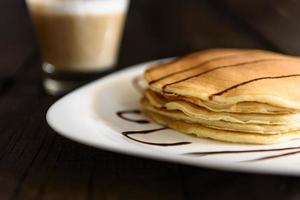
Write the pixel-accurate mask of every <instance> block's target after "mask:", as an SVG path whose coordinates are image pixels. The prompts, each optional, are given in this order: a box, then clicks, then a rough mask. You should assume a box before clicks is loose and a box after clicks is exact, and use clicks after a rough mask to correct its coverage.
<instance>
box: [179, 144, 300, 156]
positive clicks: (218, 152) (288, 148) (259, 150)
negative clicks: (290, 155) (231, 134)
mask: <svg viewBox="0 0 300 200" xmlns="http://www.w3.org/2000/svg"><path fill="white" fill-rule="evenodd" d="M294 149H298V150H300V146H299V147H287V148H276V149H252V150H241V151H199V152H189V153H184V154H183V155H192V156H207V155H220V154H243V153H257V152H272V151H285V150H294Z"/></svg>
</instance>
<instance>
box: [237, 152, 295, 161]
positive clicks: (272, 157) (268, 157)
mask: <svg viewBox="0 0 300 200" xmlns="http://www.w3.org/2000/svg"><path fill="white" fill-rule="evenodd" d="M298 153H300V150H298V151H292V152H288V153H283V154H278V155H273V156H265V157H261V158H255V159H251V160H245V161H242V162H254V161H262V160H269V159H274V158H280V157H285V156H290V155H295V154H298Z"/></svg>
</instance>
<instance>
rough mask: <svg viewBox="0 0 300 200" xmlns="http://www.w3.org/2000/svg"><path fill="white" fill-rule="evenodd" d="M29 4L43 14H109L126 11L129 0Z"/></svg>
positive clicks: (57, 0) (33, 1) (32, 0)
mask: <svg viewBox="0 0 300 200" xmlns="http://www.w3.org/2000/svg"><path fill="white" fill-rule="evenodd" d="M27 4H28V5H29V7H30V9H34V7H35V6H36V7H38V8H40V9H42V10H41V12H43V13H45V12H47V13H51V14H107V13H116V12H124V11H126V10H127V7H128V4H129V0H27Z"/></svg>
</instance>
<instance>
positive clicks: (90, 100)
mask: <svg viewBox="0 0 300 200" xmlns="http://www.w3.org/2000/svg"><path fill="white" fill-rule="evenodd" d="M156 62H158V61H156ZM149 64H150V63H144V64H140V65H137V66H134V67H131V68H129V69H126V70H123V71H121V72H118V73H115V74H112V75H110V76H107V77H106V78H103V79H100V80H98V81H95V82H93V83H90V84H88V85H86V86H84V87H82V88H80V89H78V90H76V91H74V92H72V93H70V94H68V95H66V96H65V97H63V98H62V99H60V100H59V101H57V102H56V103H55V104H54V105H53V106H52V107H51V108H50V109H49V111H48V113H47V121H48V123H49V125H50V126H51V127H52V128H53V129H54V130H55V131H57V132H58V133H59V134H61V135H63V136H65V137H67V138H70V139H72V140H75V141H77V142H80V143H84V144H87V145H90V146H94V147H97V148H101V149H106V150H109V151H114V152H119V153H124V154H130V155H135V156H141V157H146V158H152V159H159V160H165V161H172V162H178V163H183V164H189V165H194V166H201V167H207V168H214V169H225V170H232V171H244V172H256V173H268V174H286V175H296V176H299V175H300V140H295V141H291V142H288V143H284V144H278V145H268V146H261V145H242V144H230V143H223V142H218V141H213V140H209V139H202V138H196V137H193V136H190V135H186V134H183V133H179V132H177V131H174V130H170V129H163V130H160V128H162V126H160V125H158V124H155V123H153V122H150V121H147V119H146V118H145V117H144V116H143V115H142V114H140V113H139V112H138V111H139V110H140V106H139V100H140V97H141V94H140V92H139V91H138V88H137V87H136V84H134V83H133V82H134V81H133V80H137V79H136V77H138V76H141V75H142V73H143V71H144V69H145V67H147V66H149ZM119 111H135V112H136V113H135V112H133V113H131V112H127V113H126V112H125V113H123V114H122V116H123V117H124V118H125V119H123V118H121V117H120V116H118V115H117V112H119ZM126 119H130V120H133V121H130V120H126ZM136 120H142V121H141V122H140V123H138V122H135V121H136ZM143 122H144V123H143ZM147 122H148V123H147ZM152 129H159V130H158V131H154V132H149V133H147V134H133V133H134V132H131V134H130V132H129V135H128V137H125V136H126V134H125V133H124V132H126V131H137V132H138V131H140V130H152ZM122 133H123V134H122ZM127 134H128V132H127ZM130 138H131V139H130ZM143 142H144V143H143ZM178 142H179V145H174V146H159V145H154V144H151V143H157V144H170V143H171V144H172V143H173V144H174V143H178ZM180 142H185V143H180ZM147 143H149V144H147ZM286 148H288V149H286ZM192 152H198V153H196V154H189V153H192Z"/></svg>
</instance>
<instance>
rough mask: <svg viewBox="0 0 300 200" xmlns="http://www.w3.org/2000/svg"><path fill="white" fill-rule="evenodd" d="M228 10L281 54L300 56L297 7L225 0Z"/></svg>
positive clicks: (292, 3) (289, 3) (285, 3)
mask: <svg viewBox="0 0 300 200" xmlns="http://www.w3.org/2000/svg"><path fill="white" fill-rule="evenodd" d="M225 2H226V3H227V5H228V7H229V9H231V10H232V11H233V12H234V13H235V14H236V16H237V17H240V18H242V19H243V20H244V21H245V22H247V23H248V24H249V25H250V26H251V27H252V28H253V29H254V30H256V31H257V32H258V33H259V34H260V35H261V36H263V37H264V38H266V39H267V40H268V41H269V42H270V43H272V44H273V45H274V46H276V48H278V49H280V50H281V51H282V52H285V53H289V54H293V55H300V45H299V44H300V38H299V34H300V27H299V20H298V19H299V17H300V13H299V9H300V3H299V2H298V1H293V0H285V1H268V0H243V1H239V0H225Z"/></svg>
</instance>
